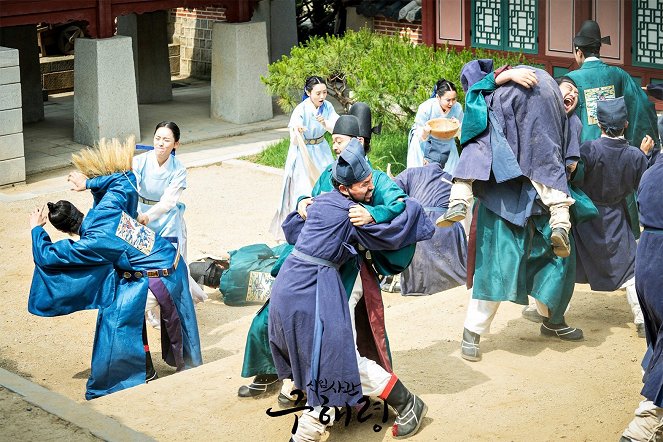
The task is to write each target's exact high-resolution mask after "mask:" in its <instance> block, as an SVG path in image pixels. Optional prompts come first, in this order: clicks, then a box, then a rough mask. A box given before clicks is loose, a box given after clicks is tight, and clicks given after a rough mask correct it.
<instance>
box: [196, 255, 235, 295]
mask: <svg viewBox="0 0 663 442" xmlns="http://www.w3.org/2000/svg"><path fill="white" fill-rule="evenodd" d="M228 267H229V263H228V261H219V260H216V259H213V258H209V257H207V258H205V259H204V260H203V261H194V262H192V263H190V264H189V273H190V274H191V277H192V278H193V280H194V281H196V282H197V283H198V284H202V285H206V286H208V287H212V288H217V287H219V284H220V282H221V274H222V273H223V271H224V270H226V269H227V268H228Z"/></svg>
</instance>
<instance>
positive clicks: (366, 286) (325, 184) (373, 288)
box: [238, 102, 415, 404]
mask: <svg viewBox="0 0 663 442" xmlns="http://www.w3.org/2000/svg"><path fill="white" fill-rule="evenodd" d="M350 112H351V113H354V114H356V115H342V116H341V117H340V118H339V119H338V121H337V122H336V124H335V125H334V130H333V134H332V138H333V149H334V151H335V152H336V154H337V155H340V154H341V152H342V151H343V150H344V149H345V147H346V146H347V145H348V143H349V142H350V141H351V140H352V139H355V140H356V141H358V142H359V143H360V144H362V145H363V147H364V153H365V154H366V153H367V152H368V150H369V149H370V139H371V135H372V134H373V133H375V132H376V130H375V128H373V126H372V122H371V113H370V109H369V108H368V106H367V105H366V104H365V103H361V102H358V103H355V104H354V105H353V106H352V108H351V109H350ZM332 165H333V164H330V165H329V166H328V167H327V168H326V169H325V170H324V171H323V172H322V174H321V175H320V178H318V181H317V182H316V184H315V186H314V188H313V193H312V195H313V197H317V196H318V195H320V194H322V193H326V192H330V191H332V190H333V186H332V169H333V168H332ZM369 165H370V163H369ZM372 176H373V186H374V192H373V194H372V197H371V200H370V201H368V202H365V203H363V204H361V205H356V206H354V207H352V208H351V209H350V212H349V216H350V220H351V222H352V223H353V224H354V225H355V226H361V225H364V224H367V223H371V222H375V223H383V222H388V221H391V220H392V219H393V218H394V217H396V216H397V215H398V214H400V213H402V212H403V210H404V209H405V203H404V199H405V198H407V195H406V194H405V193H404V192H403V191H402V190H401V189H400V188H399V187H398V186H397V185H396V184H395V183H394V182H393V181H392V180H391V179H390V178H389V176H387V174H385V173H384V172H381V171H377V170H373V174H372ZM313 199H314V198H309V197H308V196H306V197H305V196H302V197H300V198H299V201H298V205H297V206H298V211H299V213H300V215H302V217H303V218H306V208H307V206H308V205H309V204H311V202H312V201H313ZM414 249H415V246H414V245H410V246H407V247H404V248H403V249H402V250H397V251H391V252H390V251H381V252H376V251H371V256H372V258H373V264H374V265H376V266H379V271H380V273H382V274H385V275H386V274H397V273H400V272H401V271H403V269H404V268H405V267H407V265H408V264H409V263H410V261H411V259H412V256H413V254H414ZM287 255H288V252H287V251H284V253H282V254H281V258H280V259H279V261H278V262H277V263H276V265H275V266H274V269H273V270H272V274H273V275H274V276H275V275H276V273H278V271H279V268H280V266H281V264H282V263H283V261H284V260H285V258H286V257H287ZM367 256H368V254H367V253H366V251H365V250H361V251H360V256H358V258H357V259H358V263H355V262H347V263H345V264H344V265H343V266H342V267H341V279H342V280H343V285H344V287H345V289H346V291H347V294H348V298H349V302H350V312H351V315H352V318H353V321H354V316H355V314H357V312H358V315H359V317H360V320H359V321H354V322H353V323H354V325H355V326H356V327H357V328H356V332H357V336H358V339H357V345H358V346H359V350H360V353H361V354H362V355H364V356H367V357H369V358H370V359H372V360H374V361H376V362H378V363H379V364H380V365H381V366H382V367H383V368H385V369H386V370H388V371H391V360H390V356H389V350H388V342H387V337H386V331H385V324H384V307H383V304H382V294H381V292H380V288H379V285H378V282H377V275H376V274H375V270H373V266H372V265H370V263H368V260H367V259H366V257H367ZM358 275H359V276H358ZM366 294H368V296H366ZM355 307H357V308H355ZM268 315H269V301H268V302H267V303H265V305H264V306H263V308H261V309H260V310H259V311H258V313H257V314H256V316H255V318H254V319H253V321H252V323H251V327H250V329H249V332H248V334H247V340H246V346H245V351H244V363H243V365H242V376H243V377H249V376H255V377H254V379H253V381H252V382H251V383H250V384H248V385H242V386H241V387H240V388H239V390H238V396H240V397H255V396H257V395H260V394H263V393H267V392H268V390H272V389H273V387H274V386H275V384H276V381H277V377H276V367H274V362H273V361H272V357H271V352H270V350H269V345H268V339H267V318H268ZM290 390H291V384H290V383H289V382H287V381H286V382H284V383H283V386H282V388H281V393H280V394H279V401H280V402H281V403H283V404H286V403H288V402H289V401H290V399H292V396H290V394H289V392H290Z"/></svg>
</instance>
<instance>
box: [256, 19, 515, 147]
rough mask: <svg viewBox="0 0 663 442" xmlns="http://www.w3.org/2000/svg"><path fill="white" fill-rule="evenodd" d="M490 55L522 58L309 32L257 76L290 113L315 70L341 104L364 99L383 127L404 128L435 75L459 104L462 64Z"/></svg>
mask: <svg viewBox="0 0 663 442" xmlns="http://www.w3.org/2000/svg"><path fill="white" fill-rule="evenodd" d="M491 57H492V58H493V60H494V62H495V66H496V67H499V66H501V65H503V64H511V65H515V64H521V63H524V59H523V57H522V56H521V54H518V53H513V54H511V55H509V56H508V57H504V56H503V55H500V54H495V53H490V52H488V51H485V50H481V49H477V50H475V51H474V52H472V51H470V50H467V49H464V50H462V51H460V52H456V51H455V49H452V48H449V47H441V48H438V49H437V50H433V49H432V48H431V47H429V46H426V45H415V44H413V43H411V42H410V40H409V39H407V38H404V37H400V36H384V35H379V34H374V33H372V32H370V31H368V30H362V31H360V32H352V31H348V32H347V33H346V34H345V35H344V36H342V37H337V36H326V37H313V38H311V39H309V40H308V41H307V42H306V43H305V44H300V45H299V46H297V47H295V48H293V49H292V51H291V52H290V56H289V57H287V56H283V57H282V58H281V60H279V61H276V62H274V63H272V64H270V66H269V73H268V75H267V76H266V77H263V78H262V80H263V82H264V83H265V84H266V85H267V88H268V90H269V91H270V93H271V94H272V95H275V96H277V97H278V102H279V105H280V106H281V108H282V109H283V110H284V111H285V112H290V111H292V109H293V108H294V107H295V106H296V105H297V104H298V103H299V102H300V101H301V97H302V93H303V87H304V82H305V80H306V78H307V77H308V76H310V75H320V76H322V77H323V78H326V79H327V88H328V91H329V94H330V95H331V96H333V97H334V98H336V99H337V100H338V101H339V102H340V103H341V104H342V105H343V106H344V107H345V108H346V109H347V108H348V107H349V105H350V104H352V103H354V102H355V101H364V102H366V103H368V105H369V106H370V107H371V110H372V112H373V119H374V121H375V122H382V123H383V125H384V128H385V129H386V130H388V131H407V130H408V129H409V128H410V126H411V125H412V123H413V121H414V116H415V115H416V112H417V107H418V106H419V104H421V103H422V102H423V101H425V100H426V99H427V98H429V97H430V94H431V91H432V88H433V85H434V84H435V82H436V81H437V80H439V79H440V78H446V79H447V80H449V81H452V82H453V83H454V84H456V85H457V87H458V89H459V101H460V102H461V104H464V95H463V92H462V88H461V87H460V70H461V68H462V67H463V65H464V64H465V63H467V62H468V61H470V60H473V59H476V58H491ZM376 139H377V138H376Z"/></svg>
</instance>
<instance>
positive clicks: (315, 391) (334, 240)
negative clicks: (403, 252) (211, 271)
mask: <svg viewBox="0 0 663 442" xmlns="http://www.w3.org/2000/svg"><path fill="white" fill-rule="evenodd" d="M354 204H356V203H355V202H353V201H352V200H350V199H348V198H346V197H344V196H343V195H342V194H341V193H339V192H338V191H336V190H334V191H332V192H329V193H326V194H324V195H321V196H319V197H317V198H316V201H315V204H312V205H311V206H309V208H308V216H307V219H306V222H304V220H303V219H302V218H301V217H300V216H299V215H298V214H297V213H296V212H293V213H291V214H290V215H289V216H288V218H287V219H286V221H285V222H284V223H283V231H284V233H285V234H286V237H287V239H288V242H290V243H294V244H295V251H293V253H292V254H291V255H290V256H288V258H287V259H286V261H285V262H284V263H283V266H282V267H281V270H280V271H279V274H278V276H277V277H276V281H274V284H273V286H272V293H271V298H270V310H269V341H270V346H271V349H272V356H273V357H274V363H275V365H276V368H277V372H278V375H279V377H280V378H282V379H283V378H292V379H293V380H294V382H295V385H296V387H297V388H299V389H302V390H306V392H307V400H308V404H309V405H311V406H317V405H322V404H327V405H330V406H345V405H346V404H347V405H355V404H357V402H358V401H359V399H361V397H362V391H361V382H360V378H359V371H358V368H357V357H356V352H355V344H354V337H353V333H352V323H351V319H350V312H349V309H348V300H347V294H346V291H345V288H344V287H343V282H342V281H341V275H340V273H339V271H338V268H339V267H340V266H341V265H342V264H343V263H345V262H346V261H348V260H350V259H353V257H354V256H355V255H356V254H357V252H356V249H355V246H356V245H357V244H361V245H362V246H364V247H366V248H368V249H383V250H393V249H397V248H400V247H403V246H405V245H407V244H412V243H415V242H416V241H421V240H425V239H428V238H430V237H432V235H433V232H434V226H433V224H432V223H431V221H430V220H429V219H428V217H427V216H426V215H425V213H424V211H423V209H422V208H421V206H420V205H419V204H418V203H417V202H416V201H410V200H406V208H405V211H404V212H403V213H402V214H401V215H399V216H397V217H396V218H394V220H392V221H391V222H389V223H383V224H369V225H365V226H361V227H355V226H353V225H352V223H351V222H350V219H349V218H348V210H349V209H350V207H351V206H353V205H354ZM298 254H305V255H306V258H307V259H303V257H302V256H298ZM313 261H317V262H313Z"/></svg>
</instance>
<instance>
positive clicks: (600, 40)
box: [573, 20, 610, 47]
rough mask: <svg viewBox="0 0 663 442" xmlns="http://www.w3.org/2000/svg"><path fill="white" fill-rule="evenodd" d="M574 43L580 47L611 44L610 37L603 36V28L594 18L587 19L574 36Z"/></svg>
mask: <svg viewBox="0 0 663 442" xmlns="http://www.w3.org/2000/svg"><path fill="white" fill-rule="evenodd" d="M573 44H574V45H575V46H578V47H584V46H592V45H599V46H600V45H601V44H607V45H609V44H610V37H609V36H608V37H601V28H599V24H598V23H596V22H595V21H594V20H585V21H584V22H583V23H582V26H580V30H579V31H578V33H577V34H576V36H575V37H574V38H573Z"/></svg>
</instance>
